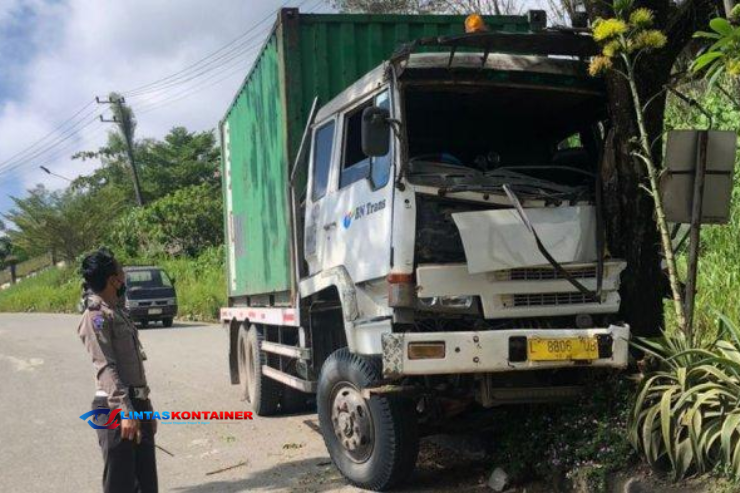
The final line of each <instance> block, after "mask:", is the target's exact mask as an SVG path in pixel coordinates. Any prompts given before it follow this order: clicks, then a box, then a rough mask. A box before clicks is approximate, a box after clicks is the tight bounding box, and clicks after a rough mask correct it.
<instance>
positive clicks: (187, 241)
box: [109, 184, 224, 257]
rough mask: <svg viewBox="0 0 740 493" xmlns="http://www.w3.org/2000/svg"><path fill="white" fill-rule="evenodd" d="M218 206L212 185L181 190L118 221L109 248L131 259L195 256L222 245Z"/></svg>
mask: <svg viewBox="0 0 740 493" xmlns="http://www.w3.org/2000/svg"><path fill="white" fill-rule="evenodd" d="M221 202H222V200H221V193H220V190H219V188H218V187H214V186H213V185H210V184H202V185H195V186H190V187H186V188H181V189H179V190H177V191H175V192H173V193H171V194H169V195H167V196H165V197H163V198H161V199H159V200H157V201H155V202H152V203H151V204H148V205H147V206H146V207H141V208H134V209H131V210H130V211H129V212H128V213H127V214H124V215H123V216H122V217H120V218H119V219H118V220H117V221H116V223H115V225H114V226H113V227H112V228H111V233H110V235H109V240H110V243H111V246H112V247H114V248H115V249H117V250H122V251H123V252H125V254H126V255H128V256H130V257H134V256H137V255H142V256H156V255H165V254H167V255H180V254H184V255H188V256H196V255H198V254H199V253H200V252H202V251H203V250H205V249H206V248H209V247H212V246H216V245H220V244H221V243H223V232H224V229H223V210H222V207H221Z"/></svg>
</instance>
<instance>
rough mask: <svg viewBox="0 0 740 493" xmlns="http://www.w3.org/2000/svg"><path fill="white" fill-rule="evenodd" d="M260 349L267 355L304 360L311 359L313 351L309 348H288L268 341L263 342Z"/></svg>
mask: <svg viewBox="0 0 740 493" xmlns="http://www.w3.org/2000/svg"><path fill="white" fill-rule="evenodd" d="M260 347H261V348H262V350H263V351H264V352H266V353H272V354H279V355H280V356H287V357H289V358H297V359H302V360H309V359H311V350H310V349H309V348H302V347H297V346H288V345H286V344H278V343H277V342H268V341H262V345H261V346H260Z"/></svg>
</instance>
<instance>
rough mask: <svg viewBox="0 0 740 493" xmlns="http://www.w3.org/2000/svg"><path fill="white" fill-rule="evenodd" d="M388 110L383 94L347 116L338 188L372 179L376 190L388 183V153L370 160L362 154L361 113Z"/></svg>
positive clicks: (388, 105)
mask: <svg viewBox="0 0 740 493" xmlns="http://www.w3.org/2000/svg"><path fill="white" fill-rule="evenodd" d="M372 105H375V106H379V107H382V108H390V100H389V98H388V92H384V93H382V94H380V95H378V96H377V97H375V98H374V99H373V100H372V101H368V102H367V103H366V104H363V105H362V106H360V107H359V108H355V109H354V110H352V112H351V113H349V114H347V116H346V117H345V122H344V136H345V137H344V154H343V159H342V170H341V173H340V178H339V188H344V187H346V186H348V185H351V184H352V183H355V182H356V181H360V180H363V179H365V178H368V177H370V178H372V182H373V188H375V189H378V188H382V187H383V186H385V184H386V183H388V175H389V171H390V162H391V160H390V152H389V153H388V155H386V156H382V157H380V158H374V159H371V158H369V157H367V156H366V155H365V153H363V152H362V112H363V111H364V110H365V108H367V107H369V106H372Z"/></svg>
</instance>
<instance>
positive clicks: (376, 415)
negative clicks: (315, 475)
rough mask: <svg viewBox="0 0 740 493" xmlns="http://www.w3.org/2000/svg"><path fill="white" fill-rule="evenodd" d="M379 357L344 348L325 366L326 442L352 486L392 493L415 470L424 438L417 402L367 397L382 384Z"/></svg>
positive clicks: (321, 404)
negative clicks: (365, 392) (374, 386)
mask: <svg viewBox="0 0 740 493" xmlns="http://www.w3.org/2000/svg"><path fill="white" fill-rule="evenodd" d="M380 378H381V367H380V362H379V361H378V360H377V359H371V358H366V357H363V356H359V355H355V354H352V353H350V352H349V349H347V348H342V349H339V350H337V351H335V352H334V353H333V354H332V355H331V356H330V357H329V358H328V359H327V360H326V362H325V363H324V365H323V366H322V368H321V375H320V376H319V384H318V392H317V404H318V412H319V423H320V425H321V434H322V435H323V437H324V443H326V448H327V449H328V451H329V455H330V456H331V459H332V461H333V462H334V465H336V466H337V468H338V469H339V471H340V472H341V473H342V474H343V475H344V477H345V478H347V479H348V480H349V481H350V482H351V483H352V484H354V485H356V486H359V487H360V488H365V489H369V490H376V491H378V490H381V491H382V490H387V489H389V488H391V487H393V486H396V485H397V484H399V483H400V482H402V481H403V480H404V479H406V478H407V477H408V476H409V475H410V474H411V472H413V470H414V467H415V465H416V457H417V455H418V452H419V435H418V430H417V420H416V415H415V411H414V407H413V404H412V403H411V402H410V401H408V400H407V399H404V398H402V397H399V396H388V395H374V396H372V397H371V398H370V400H365V399H363V397H362V393H361V391H362V389H363V388H365V387H367V386H369V385H371V384H372V383H373V382H376V381H378V380H380Z"/></svg>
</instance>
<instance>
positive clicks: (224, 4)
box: [0, 0, 313, 212]
mask: <svg viewBox="0 0 740 493" xmlns="http://www.w3.org/2000/svg"><path fill="white" fill-rule="evenodd" d="M281 3H282V2H280V1H279V0H259V1H254V0H253V1H244V0H219V1H218V2H212V1H206V0H178V1H176V2H175V1H172V0H169V1H167V0H126V1H125V2H122V1H120V0H65V1H57V0H31V1H20V0H0V32H2V27H3V26H4V25H5V26H7V25H8V24H9V23H17V22H20V21H21V20H22V19H19V12H20V10H19V9H25V13H24V14H23V15H25V16H29V15H30V13H33V15H32V16H31V17H32V18H33V24H32V26H31V29H30V30H29V31H28V32H27V33H24V36H27V42H28V43H29V47H30V48H32V50H33V52H32V54H31V55H30V58H29V59H28V60H26V61H24V63H23V65H22V67H20V68H19V72H18V74H17V75H15V76H14V78H13V81H14V84H17V86H14V87H13V88H12V91H10V92H11V94H13V97H12V98H11V99H5V100H3V99H2V98H3V92H6V93H7V91H2V90H1V89H2V88H1V87H0V163H2V162H3V161H5V160H6V159H8V158H9V157H10V156H12V155H14V154H16V153H17V152H19V151H20V150H22V149H24V148H25V147H26V146H28V145H29V144H31V143H32V142H34V141H35V140H36V139H38V138H40V137H42V136H44V135H46V134H48V133H50V132H53V130H54V128H55V127H56V126H57V125H58V124H59V123H60V122H61V121H62V120H64V119H65V118H67V117H68V116H70V115H71V114H72V113H74V112H75V111H76V110H77V109H79V107H80V106H81V105H82V104H83V103H85V102H87V101H90V100H92V99H93V98H94V96H106V95H107V94H108V93H109V92H110V91H114V90H115V91H125V90H128V89H131V88H134V87H137V86H140V85H143V84H146V83H149V82H152V81H155V80H158V79H161V78H162V77H166V76H168V75H170V74H172V73H174V72H177V71H179V70H181V69H182V68H183V67H186V66H188V65H190V64H192V63H194V62H196V61H197V60H199V59H201V58H203V57H204V56H206V55H208V54H209V53H211V52H213V51H215V50H217V49H218V48H220V47H221V46H222V45H224V44H225V43H227V42H228V41H230V40H231V39H233V38H236V37H237V36H239V35H240V34H242V33H243V32H244V31H246V30H247V29H248V28H249V27H250V26H252V25H253V24H255V23H256V22H258V21H260V20H262V19H264V18H265V17H266V16H267V15H268V14H269V13H270V12H273V11H274V10H275V9H277V7H278V6H279V5H280V4H281ZM291 3H294V2H291ZM312 3H313V2H310V3H309V5H310V4H312ZM27 18H28V17H26V19H27ZM262 26H263V28H264V29H265V30H266V29H267V27H268V26H269V23H265V24H263V25H262ZM259 41H260V42H261V39H260V40H259ZM2 42H3V40H2V39H0V44H1V43H2ZM239 66H243V67H246V66H247V60H246V59H245V61H244V65H239ZM239 66H234V68H233V69H232V70H227V71H225V72H222V75H221V76H223V75H226V74H228V73H234V75H233V76H232V77H230V78H229V79H227V80H225V81H223V82H222V83H219V84H216V85H213V86H212V87H209V88H207V89H203V90H202V91H199V92H196V93H194V94H192V95H189V96H187V97H185V98H183V99H182V100H180V101H177V102H176V103H174V102H173V103H172V104H170V105H167V106H164V107H162V108H161V109H159V110H157V111H153V112H151V113H146V114H141V115H139V116H138V120H139V124H138V128H137V133H138V137H144V136H146V137H161V136H162V135H164V134H165V133H166V132H167V131H168V130H169V129H170V128H171V127H173V126H175V125H184V126H186V127H188V128H189V129H192V130H206V129H211V128H214V127H215V126H216V125H217V123H218V120H219V118H221V116H222V115H223V113H224V111H225V109H226V106H227V105H228V103H229V102H230V100H231V98H232V96H233V95H234V93H235V91H236V89H237V87H238V85H239V83H240V82H241V79H242V78H243V75H244V74H245V73H246V68H245V69H244V71H243V72H242V71H240V70H239ZM222 70H223V69H222ZM236 71H239V72H241V73H239V74H236ZM221 76H213V78H211V79H209V81H208V82H206V83H213V82H215V81H217V80H218V78H219V77H221ZM197 84H198V81H197V80H193V81H191V82H189V83H188V84H187V85H186V86H179V87H172V88H169V89H167V91H166V92H162V93H159V94H157V95H155V97H154V98H153V99H152V100H153V101H157V100H162V99H163V98H168V97H173V96H177V95H180V94H183V92H184V91H190V90H192V89H187V88H188V87H189V88H194V87H196V85H197ZM6 89H7V88H6ZM129 102H130V103H131V104H132V105H133V108H134V111H136V109H137V107H142V105H143V104H146V101H142V100H141V98H139V99H137V98H130V99H129ZM91 108H92V107H91ZM100 110H101V111H105V108H102V107H101V108H100ZM91 118H92V116H91ZM96 128H98V124H93V125H92V126H90V127H88V129H86V132H84V133H83V134H81V135H77V136H76V139H77V140H75V142H78V146H81V144H79V142H81V141H82V140H83V139H84V138H86V136H87V135H88V134H89V131H91V130H94V129H96ZM105 133H106V132H105V130H103V129H102V128H101V130H99V131H98V132H97V134H94V135H93V136H92V137H89V138H91V139H92V141H91V142H89V143H88V144H87V145H86V146H85V148H86V149H91V148H95V147H96V144H99V143H101V142H102V141H103V140H104V139H105ZM55 135H56V136H57V137H58V136H59V135H60V134H59V133H57V134H55ZM65 146H71V147H72V148H70V149H69V150H68V152H66V153H64V155H63V156H59V157H58V158H57V159H54V161H53V162H52V163H49V164H48V167H49V168H51V169H53V171H55V172H57V173H59V174H61V175H64V176H68V177H70V178H73V177H75V176H77V175H79V174H83V173H86V172H89V171H90V170H91V169H92V168H93V167H94V166H95V165H96V163H93V162H86V163H81V162H78V161H70V160H69V159H68V156H69V154H71V153H72V152H74V151H77V150H79V147H78V146H75V145H72V144H67V143H65V144H64V146H60V147H59V148H58V150H57V152H58V153H61V151H62V150H63V147H65ZM51 154H55V153H51ZM49 157H50V156H48V155H44V156H39V157H38V158H37V159H32V160H31V164H27V165H25V166H24V167H23V168H22V169H20V170H19V171H18V172H17V174H16V179H17V180H18V181H17V182H15V183H14V181H15V180H10V181H8V180H7V176H4V177H0V180H3V185H2V190H1V191H0V212H2V211H3V210H6V209H7V207H8V205H9V204H8V199H7V195H8V194H19V193H21V192H22V190H23V189H25V188H29V187H32V186H33V185H35V184H36V183H40V182H46V183H47V184H48V185H49V186H52V187H53V186H63V185H64V181H63V180H58V179H53V180H50V177H49V176H48V175H45V174H44V173H43V172H42V171H40V170H38V165H39V164H43V162H44V161H46V160H48V159H49ZM51 157H53V156H51ZM1 168H2V165H1V164H0V169H1Z"/></svg>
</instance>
